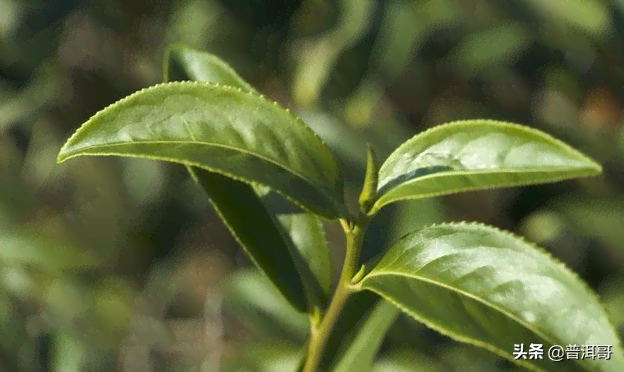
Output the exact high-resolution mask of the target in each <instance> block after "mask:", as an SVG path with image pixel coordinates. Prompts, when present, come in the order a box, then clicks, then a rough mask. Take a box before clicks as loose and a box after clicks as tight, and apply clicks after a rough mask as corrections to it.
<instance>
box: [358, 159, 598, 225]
mask: <svg viewBox="0 0 624 372" xmlns="http://www.w3.org/2000/svg"><path fill="white" fill-rule="evenodd" d="M545 168H546V167H544V168H542V169H545ZM557 169H561V168H557ZM543 172H544V170H540V171H535V173H543ZM449 173H451V172H439V173H434V174H430V175H427V176H422V177H418V178H415V179H413V180H410V181H408V182H405V183H402V184H400V185H397V186H395V187H393V188H392V189H390V190H388V191H386V192H385V193H384V194H382V195H380V196H379V197H378V199H377V200H376V201H375V204H373V207H372V208H371V211H370V212H369V214H375V213H377V212H379V210H381V208H383V207H385V206H386V205H388V204H392V203H396V202H399V201H403V200H417V199H426V198H433V197H436V196H443V195H451V194H459V193H463V192H471V191H480V190H492V189H500V188H509V187H518V186H529V185H543V184H547V183H554V182H559V181H566V180H572V179H577V178H587V177H593V176H596V175H598V174H600V173H602V166H601V167H600V168H599V169H590V168H587V171H583V172H581V171H577V172H576V173H572V172H568V174H566V175H563V176H560V177H552V178H549V179H546V180H540V181H535V180H531V181H519V182H509V183H502V184H498V185H494V186H470V187H464V188H462V189H460V190H450V191H438V192H429V193H426V194H418V195H406V196H403V197H399V198H393V199H391V200H388V199H387V198H385V197H386V196H387V195H389V194H390V193H391V192H392V191H393V190H396V189H397V188H399V187H401V186H403V185H407V184H410V183H411V182H415V181H422V180H426V179H431V178H436V177H443V176H445V175H447V174H449ZM496 173H517V172H500V171H498V172H492V171H491V170H484V171H476V170H472V171H453V172H452V174H453V175H454V176H455V175H456V176H464V175H474V174H496ZM522 173H531V172H527V171H526V170H523V171H522Z"/></svg>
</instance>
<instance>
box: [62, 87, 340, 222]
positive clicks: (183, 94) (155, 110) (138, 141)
mask: <svg viewBox="0 0 624 372" xmlns="http://www.w3.org/2000/svg"><path fill="white" fill-rule="evenodd" d="M83 155H91V156H93V155H116V156H131V157H142V158H149V159H155V160H164V161H170V162H175V163H181V164H185V165H189V166H195V167H199V168H203V169H206V170H208V171H212V172H218V173H221V174H224V175H226V176H228V177H231V178H235V179H238V180H241V181H244V182H247V183H259V184H264V185H266V186H269V187H271V189H273V190H275V191H277V192H279V193H281V194H283V195H285V196H287V197H288V198H290V199H291V200H293V201H294V202H296V203H298V204H300V205H301V206H302V207H304V208H305V209H307V210H309V211H311V212H314V213H316V214H319V215H322V216H324V217H327V218H329V219H336V218H340V217H347V216H348V211H347V210H346V207H345V205H344V195H343V179H342V176H341V173H340V167H339V164H338V161H337V160H336V158H335V156H334V155H333V153H332V152H331V151H330V150H329V149H328V148H327V147H326V146H325V144H324V143H323V142H322V141H321V140H320V139H319V137H318V136H316V135H315V134H314V132H313V131H312V130H311V129H310V128H309V127H307V126H306V125H305V124H303V123H302V122H301V121H300V120H298V119H296V117H295V116H293V115H291V114H290V113H289V112H288V111H286V110H284V109H282V108H280V107H278V106H277V105H276V104H274V103H272V102H270V101H267V100H266V99H264V98H263V97H262V96H260V95H258V94H256V93H247V92H243V91H242V90H241V89H238V88H233V87H226V86H220V85H216V84H212V83H206V82H172V83H164V84H159V85H155V86H153V87H150V88H147V89H143V90H141V91H138V92H136V93H134V94H132V95H130V96H128V97H126V98H124V99H122V100H120V101H118V102H116V103H114V104H112V105H110V106H108V107H107V108H105V109H104V110H102V111H100V112H98V113H97V114H95V115H94V116H93V117H91V118H90V119H89V120H88V121H87V122H86V123H85V124H83V126H82V127H81V128H80V129H78V130H77V131H76V133H74V135H73V136H72V137H71V138H70V139H69V140H68V141H67V142H66V143H65V145H64V146H63V148H62V149H61V151H60V153H59V156H58V161H59V162H63V161H65V160H67V159H70V158H73V157H76V156H83Z"/></svg>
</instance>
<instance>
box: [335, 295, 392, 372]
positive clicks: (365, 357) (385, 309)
mask: <svg viewBox="0 0 624 372" xmlns="http://www.w3.org/2000/svg"><path fill="white" fill-rule="evenodd" d="M399 314H400V311H399V309H398V308H397V307H396V306H394V305H392V304H391V303H389V302H388V301H385V300H383V299H380V300H379V301H378V302H377V305H376V306H375V308H374V309H373V310H372V311H371V313H370V314H369V315H368V317H366V319H365V321H364V322H362V324H360V326H359V327H357V328H356V329H357V334H356V336H355V338H354V339H353V341H352V342H351V343H350V344H349V346H348V348H347V349H346V350H345V351H344V353H343V354H342V357H341V358H340V359H339V361H338V364H337V365H336V368H334V369H333V371H334V372H349V371H361V372H369V371H370V370H371V368H372V367H373V360H374V359H375V356H376V355H377V351H378V350H379V347H380V346H381V343H382V342H383V340H384V338H385V336H386V332H387V331H388V329H390V326H391V325H392V324H393V323H394V321H395V320H396V318H397V316H398V315H399Z"/></svg>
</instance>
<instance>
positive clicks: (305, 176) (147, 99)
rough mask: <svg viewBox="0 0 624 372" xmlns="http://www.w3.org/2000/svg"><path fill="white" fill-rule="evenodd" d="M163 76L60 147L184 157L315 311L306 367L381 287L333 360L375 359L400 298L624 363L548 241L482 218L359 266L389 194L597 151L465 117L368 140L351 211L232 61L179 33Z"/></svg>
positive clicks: (243, 233) (481, 332) (300, 134)
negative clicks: (345, 312) (332, 227)
mask: <svg viewBox="0 0 624 372" xmlns="http://www.w3.org/2000/svg"><path fill="white" fill-rule="evenodd" d="M164 76H165V81H166V82H165V83H163V84H158V85H155V86H152V87H150V88H146V89H143V90H141V91H139V92H136V93H134V94H132V95H130V96H128V97H125V98H123V99H121V100H120V101H118V102H116V103H114V104H112V105H110V106H108V107H106V108H105V109H103V110H102V111H100V112H98V113H96V114H95V115H94V116H93V117H91V118H90V119H89V120H88V121H87V122H86V123H85V124H84V125H83V126H82V127H81V128H80V129H78V130H77V131H76V133H75V134H74V135H73V136H71V138H70V139H69V140H68V141H67V142H66V144H65V145H64V146H63V148H62V149H61V150H60V153H59V155H58V161H59V162H63V161H66V160H68V159H71V158H73V157H76V156H85V155H90V156H103V155H115V156H128V157H140V158H148V159H157V160H163V161H169V162H174V163H179V164H183V165H185V166H186V168H187V169H188V172H189V173H190V175H191V177H193V179H194V180H195V181H197V183H198V184H200V185H201V186H202V187H203V189H204V190H205V191H206V193H207V195H208V197H209V198H210V200H211V203H212V205H213V206H214V208H215V209H216V211H217V212H218V213H219V215H220V217H221V218H222V220H223V221H224V222H225V224H226V225H227V226H228V228H229V229H230V231H231V233H232V234H233V235H234V237H236V239H237V240H238V242H239V243H240V245H241V246H242V247H243V248H244V250H245V252H246V253H247V255H248V257H249V258H250V259H251V261H252V262H253V263H254V264H255V266H257V268H258V269H259V270H260V271H262V272H263V273H264V274H265V275H266V277H268V278H269V279H270V281H271V282H272V283H273V284H274V285H275V287H276V288H277V289H279V292H280V293H281V294H282V295H283V297H284V298H285V299H286V300H287V301H288V302H289V303H290V304H291V305H292V306H293V307H294V308H295V309H296V310H297V311H299V312H301V313H305V314H307V315H308V318H309V324H310V336H309V340H308V342H307V349H305V350H304V352H303V354H302V355H303V358H302V361H301V365H300V368H299V370H302V371H304V372H313V371H318V370H321V369H324V368H327V366H328V365H329V364H330V363H328V361H326V360H323V355H324V349H325V347H326V345H327V342H328V339H329V337H330V335H331V334H332V329H333V327H334V325H335V323H336V322H337V320H338V318H339V316H340V314H341V310H342V309H343V306H344V304H345V303H346V301H347V299H348V298H349V297H350V296H357V295H358V293H359V292H362V291H372V292H374V293H376V294H377V295H379V296H380V297H381V298H382V299H383V301H380V303H379V305H378V306H377V307H376V308H375V309H374V310H373V311H372V312H371V313H370V314H369V316H368V318H367V319H366V321H365V322H364V324H363V325H362V327H361V328H360V330H359V333H358V334H357V335H356V337H355V338H354V339H353V340H351V341H350V342H349V343H348V345H346V347H345V348H344V350H343V351H342V353H341V354H340V355H339V356H338V359H337V360H336V361H332V362H331V366H332V368H333V370H335V371H369V370H370V369H371V365H372V363H373V359H374V357H375V355H376V353H377V351H378V348H379V346H380V344H381V341H382V340H383V338H384V335H385V333H386V331H387V330H388V328H389V326H390V325H391V324H392V322H393V321H394V319H395V317H396V315H397V311H398V310H397V309H400V310H401V311H403V312H405V313H406V314H408V315H409V316H411V317H413V318H414V319H416V320H418V321H420V322H422V323H424V324H425V325H427V326H429V327H430V328H432V329H434V330H436V331H438V332H440V333H442V334H445V335H447V336H449V337H450V338H452V339H454V340H457V341H459V342H465V343H469V344H472V345H476V346H478V347H482V348H485V349H487V350H490V351H492V352H494V353H496V354H498V355H500V356H502V357H504V358H507V359H509V360H511V361H513V362H515V363H517V364H519V365H520V366H523V367H525V368H528V369H532V370H537V371H563V370H565V371H614V372H615V371H622V370H624V353H623V352H622V347H621V345H620V342H619V339H618V337H617V336H616V333H615V332H614V329H613V327H612V326H611V325H610V324H609V322H608V320H607V317H606V314H605V311H604V310H603V308H602V306H601V304H600V303H599V300H598V298H597V296H596V295H595V294H594V293H593V292H592V291H591V290H590V289H589V288H588V287H587V285H586V284H585V283H583V282H582V281H581V280H580V279H579V278H578V277H577V276H576V275H575V274H574V273H573V272H572V271H570V270H569V269H567V268H566V267H565V266H564V265H563V264H561V263H560V262H558V261H557V260H555V259H554V258H552V257H551V256H550V255H549V254H548V253H546V252H545V251H543V250H542V249H540V248H538V247H536V246H534V245H532V244H531V243H528V242H526V241H525V240H523V239H522V238H520V237H517V236H514V235H512V234H511V233H508V232H504V231H500V230H498V229H496V228H494V227H490V226H486V225H482V224H478V223H465V222H459V223H444V224H439V225H433V226H429V227H425V228H423V229H420V230H418V231H414V232H412V233H410V234H408V235H406V236H404V237H403V238H402V239H401V240H400V241H398V242H397V243H396V244H395V245H394V246H392V247H391V248H389V249H388V250H387V251H386V252H384V253H383V255H382V256H380V257H378V258H376V259H374V260H373V261H371V262H368V263H367V264H365V265H364V266H362V267H358V259H359V254H360V249H361V247H362V242H363V240H364V238H365V236H364V234H365V231H366V228H367V226H368V224H369V222H370V221H371V219H372V218H373V217H374V216H375V214H376V213H377V212H379V211H380V210H381V209H382V208H384V207H385V206H387V205H389V204H391V203H395V202H400V201H402V200H407V199H417V198H430V197H435V196H440V195H448V194H451V193H458V192H463V191H469V190H480V189H488V188H493V187H509V186H519V185H529V184H538V183H545V182H554V181H560V180H564V179H571V178H575V177H585V176H593V175H597V174H599V173H600V172H601V170H602V168H601V166H600V165H599V164H597V163H595V162H594V161H592V160H591V159H589V158H588V157H586V156H584V155H583V154H581V153H579V152H578V151H576V150H574V149H572V148H571V147H569V146H567V145H566V144H564V143H562V142H561V141H559V140H557V139H555V138H553V137H551V136H549V135H547V134H546V133H543V132H540V131H538V130H535V129H532V128H529V127H525V126H521V125H517V124H511V123H506V122H500V121H493V120H469V121H460V122H453V123H448V124H444V125H440V126H437V127H434V128H432V129H429V130H427V131H425V132H423V133H420V134H418V135H416V136H415V137H413V138H412V139H410V140H408V141H407V142H405V143H404V144H403V145H401V146H400V147H399V148H397V149H396V150H395V151H394V152H393V153H392V154H391V155H390V156H389V157H388V158H387V159H386V160H385V161H384V162H383V164H381V165H380V164H379V163H378V161H377V158H376V155H375V152H374V150H373V148H372V147H370V146H369V147H368V164H367V170H366V175H365V179H364V182H363V186H362V191H361V194H360V198H359V201H358V205H359V210H358V211H357V212H355V213H354V212H352V211H349V208H347V204H348V203H346V201H345V197H344V190H343V178H342V176H341V170H340V166H339V162H338V160H337V159H336V157H335V155H334V154H333V153H332V151H331V150H330V149H329V148H328V147H327V146H326V145H325V143H324V142H323V141H322V140H321V139H320V138H319V137H318V136H317V135H316V134H315V133H314V132H313V131H312V130H311V129H310V128H309V127H308V126H307V125H306V124H305V123H303V122H302V121H301V120H299V119H298V118H296V117H295V116H294V115H292V114H291V113H290V112H289V111H288V110H285V109H283V108H282V107H280V106H278V105H277V104H276V103H274V102H271V101H269V100H267V99H266V98H264V97H263V96H262V95H261V94H259V93H258V92H257V91H256V90H255V89H254V88H253V87H251V86H250V85H249V84H248V83H246V82H245V81H244V80H243V79H242V78H241V77H240V76H239V75H238V74H236V73H235V72H234V71H233V69H232V68H230V67H229V66H228V65H227V64H225V63H224V62H222V61H221V60H219V59H218V58H216V57H214V56H212V55H210V54H207V53H203V52H200V51H196V50H192V49H188V48H185V47H183V46H173V47H172V48H170V49H169V51H168V52H167V55H166V58H165V67H164ZM173 80H192V81H176V82H173ZM285 208H286V209H288V208H289V210H290V211H289V212H288V211H287V212H285V211H284V210H285ZM293 210H294V212H293ZM322 218H324V219H329V220H338V221H340V223H341V225H342V227H343V229H344V234H345V237H346V257H345V259H344V264H343V268H342V271H341V273H340V279H339V281H338V283H337V284H336V288H335V290H334V291H333V293H332V290H331V289H332V281H331V263H330V252H329V248H328V246H327V243H326V241H325V235H324V231H323V226H322V224H321V219H322ZM518 344H524V345H526V347H527V348H528V345H530V344H541V345H543V350H544V352H545V353H547V351H548V350H549V349H550V347H552V346H555V345H562V346H563V347H565V346H567V345H579V346H580V345H609V346H611V352H612V354H610V355H609V358H589V357H588V358H579V359H576V360H574V359H566V358H564V359H563V360H561V361H560V362H557V363H555V362H553V361H551V360H550V358H548V357H547V355H545V356H544V357H543V358H531V357H529V358H526V357H521V356H518V354H516V355H514V345H518Z"/></svg>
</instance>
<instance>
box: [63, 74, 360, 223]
mask: <svg viewBox="0 0 624 372" xmlns="http://www.w3.org/2000/svg"><path fill="white" fill-rule="evenodd" d="M173 85H189V86H191V85H204V86H209V87H214V88H220V89H225V90H230V91H237V92H240V93H242V94H247V95H250V96H254V97H256V98H259V99H260V100H263V101H265V102H266V103H272V104H273V105H274V106H277V107H279V108H281V109H282V110H284V111H285V112H286V113H287V114H288V115H289V116H290V117H291V119H293V120H294V121H296V122H298V123H299V124H300V125H302V126H303V127H304V128H305V129H304V130H306V131H307V132H308V133H309V134H311V135H312V136H313V137H315V138H316V139H317V140H319V141H320V143H321V144H322V145H323V146H324V148H325V150H326V151H327V152H328V154H329V155H330V156H331V158H332V159H334V163H335V165H336V170H337V176H338V178H339V179H340V180H341V181H342V180H343V178H342V170H341V169H340V163H339V162H338V160H337V159H336V156H335V155H334V153H333V152H332V151H331V150H330V149H329V147H328V146H327V144H326V143H325V141H323V140H322V139H321V137H320V136H319V135H318V134H316V133H315V132H314V131H313V130H312V128H310V127H309V126H308V125H307V124H305V122H304V121H303V120H301V119H300V118H298V117H297V116H295V115H294V114H293V113H292V112H291V111H290V110H289V109H287V108H283V107H281V106H280V105H279V104H278V103H277V102H275V101H270V100H268V99H266V98H265V97H264V95H262V94H259V93H256V92H245V91H244V90H243V89H241V88H237V87H231V86H228V85H222V84H218V83H212V82H204V81H175V82H167V83H159V84H156V85H152V86H150V87H147V88H143V89H140V90H138V91H136V92H134V93H132V94H130V95H128V96H126V97H124V98H122V99H120V100H118V101H116V102H114V103H112V104H110V105H108V106H106V107H105V108H103V109H101V110H100V111H98V112H96V113H95V114H94V115H93V116H91V117H90V118H89V119H88V120H87V121H86V122H85V123H83V124H82V125H81V126H80V127H79V128H78V129H77V130H76V131H75V132H74V134H72V135H71V136H70V137H69V138H68V139H67V141H66V142H65V143H64V144H63V146H62V147H61V149H60V150H59V153H58V156H57V164H60V163H63V162H65V161H67V160H69V159H72V158H75V157H79V156H119V157H132V158H142V159H152V160H160V161H167V162H171V163H177V164H183V165H187V166H193V167H197V168H201V169H205V170H208V171H211V172H215V173H219V174H222V175H224V176H226V177H230V178H233V179H235V180H237V181H241V182H245V183H247V184H251V185H264V184H261V183H258V182H254V181H251V180H246V179H243V178H240V177H236V176H233V175H232V174H229V173H228V172H223V171H220V170H217V169H212V168H210V167H206V166H204V165H200V164H197V163H194V162H188V161H186V162H183V161H178V160H176V161H172V160H171V159H169V158H167V157H160V156H153V155H128V154H121V153H97V152H94V153H89V154H83V153H77V154H72V155H69V156H64V157H63V156H61V154H62V153H63V152H64V151H67V148H68V147H69V144H70V143H71V142H72V140H73V139H74V138H75V137H76V136H78V135H79V134H80V133H82V132H83V131H84V130H86V129H87V127H88V125H89V123H90V122H91V121H92V120H94V119H96V118H98V117H99V116H101V115H103V113H104V112H105V111H106V110H108V109H110V108H111V107H113V106H116V105H119V104H122V103H123V102H126V101H129V100H131V99H133V98H135V96H137V95H139V94H142V93H145V92H147V91H149V90H154V89H159V88H160V87H163V86H173ZM175 142H176V141H166V142H165V141H142V142H141V143H143V144H155V143H175ZM184 143H186V142H184ZM200 144H201V143H200ZM206 144H208V143H206ZM109 146H117V145H112V144H111V145H109ZM210 146H214V147H221V148H226V149H231V150H236V151H239V152H242V153H246V154H249V155H251V156H255V157H257V158H260V159H262V160H264V161H267V162H270V163H272V164H274V165H276V166H278V167H280V168H282V169H285V170H286V171H287V172H289V173H292V174H294V175H296V176H298V177H299V178H301V179H303V180H305V181H307V182H309V183H310V184H312V185H314V186H317V187H319V188H320V189H321V190H322V193H323V194H325V196H328V197H329V199H330V200H333V201H334V203H335V202H336V201H337V202H339V203H341V204H342V208H340V207H338V205H334V207H338V208H337V209H338V211H339V213H340V214H342V216H338V217H333V218H331V219H336V218H339V217H348V213H347V212H346V207H345V206H344V189H343V190H342V191H343V195H342V200H335V199H334V197H332V196H331V195H327V193H326V190H325V189H326V187H325V186H320V185H318V184H317V183H316V182H313V181H312V180H309V179H308V178H307V177H304V176H303V175H301V174H299V173H298V172H295V171H293V170H292V169H288V168H285V167H284V166H283V165H282V164H278V163H276V162H275V161H273V160H272V159H267V158H265V157H263V156H259V155H258V154H255V153H251V152H248V151H244V150H241V149H239V148H234V147H229V146H223V145H216V144H212V143H211V144H210ZM97 147H100V148H105V147H107V146H101V145H100V146H97ZM341 183H342V182H341ZM264 186H267V187H269V185H264ZM342 188H344V186H343V187H342ZM271 189H273V188H271ZM274 191H276V192H277V193H279V194H280V195H282V196H284V197H286V198H287V199H288V200H290V201H292V202H293V203H295V204H296V205H298V206H299V207H301V208H302V209H304V210H306V211H308V212H310V213H312V214H316V213H315V212H313V211H311V210H310V209H309V208H306V207H304V206H303V205H301V203H300V202H297V201H295V200H294V199H293V198H292V197H289V196H288V195H285V194H284V193H283V192H281V191H278V190H274ZM325 217H327V218H330V217H329V216H325Z"/></svg>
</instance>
